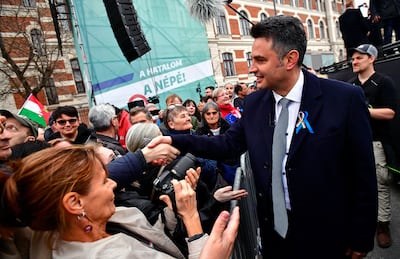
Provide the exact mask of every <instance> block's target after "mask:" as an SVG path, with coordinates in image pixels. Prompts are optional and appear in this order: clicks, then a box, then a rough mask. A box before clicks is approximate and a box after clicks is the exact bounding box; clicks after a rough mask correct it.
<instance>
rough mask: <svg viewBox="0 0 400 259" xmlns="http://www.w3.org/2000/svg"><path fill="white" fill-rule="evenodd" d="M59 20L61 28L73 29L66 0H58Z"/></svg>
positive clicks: (64, 29)
mask: <svg viewBox="0 0 400 259" xmlns="http://www.w3.org/2000/svg"><path fill="white" fill-rule="evenodd" d="M56 9H57V20H58V22H59V23H60V27H61V30H63V31H71V22H70V18H69V12H68V8H67V4H66V2H65V0H58V1H56Z"/></svg>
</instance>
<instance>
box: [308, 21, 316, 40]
mask: <svg viewBox="0 0 400 259" xmlns="http://www.w3.org/2000/svg"><path fill="white" fill-rule="evenodd" d="M307 29H308V39H314V38H315V36H314V26H313V23H312V21H311V20H307Z"/></svg>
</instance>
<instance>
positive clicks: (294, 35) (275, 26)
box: [250, 15, 307, 66]
mask: <svg viewBox="0 0 400 259" xmlns="http://www.w3.org/2000/svg"><path fill="white" fill-rule="evenodd" d="M250 35H251V36H252V37H253V38H255V39H257V38H261V37H263V38H267V39H271V40H272V49H273V50H275V52H276V53H277V54H278V56H279V58H280V59H282V58H283V57H284V56H285V55H286V54H287V53H288V52H289V51H290V50H297V51H298V52H299V60H298V61H297V65H298V66H301V64H302V63H303V59H304V55H305V53H306V50H307V37H306V33H305V31H304V26H303V24H302V22H301V21H300V20H299V19H298V18H295V17H292V16H283V15H278V16H272V17H268V18H267V19H265V20H262V21H261V22H259V23H257V24H255V25H254V26H253V27H252V28H251V31H250Z"/></svg>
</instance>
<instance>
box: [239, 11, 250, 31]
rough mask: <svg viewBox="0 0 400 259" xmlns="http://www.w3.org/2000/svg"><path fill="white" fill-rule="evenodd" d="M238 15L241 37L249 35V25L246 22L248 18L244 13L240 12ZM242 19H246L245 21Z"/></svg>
mask: <svg viewBox="0 0 400 259" xmlns="http://www.w3.org/2000/svg"><path fill="white" fill-rule="evenodd" d="M240 14H241V16H240V29H241V31H242V35H250V23H249V22H248V21H247V20H248V18H249V17H248V16H247V14H246V12H244V11H240ZM243 17H246V18H247V20H246V19H245V18H243Z"/></svg>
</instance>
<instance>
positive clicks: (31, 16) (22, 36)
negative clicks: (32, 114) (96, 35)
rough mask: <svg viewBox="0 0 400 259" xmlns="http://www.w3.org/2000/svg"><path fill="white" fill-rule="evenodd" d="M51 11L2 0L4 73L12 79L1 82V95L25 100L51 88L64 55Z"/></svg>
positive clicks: (1, 68)
mask: <svg viewBox="0 0 400 259" xmlns="http://www.w3.org/2000/svg"><path fill="white" fill-rule="evenodd" d="M21 2H23V1H21ZM49 13H50V11H49V8H48V7H47V8H43V6H41V7H35V8H26V7H24V6H21V5H19V6H10V5H7V6H6V5H4V4H1V3H0V52H1V58H0V73H1V74H3V76H5V78H7V79H8V84H1V85H0V98H2V97H3V98H5V97H6V96H7V95H9V94H18V95H20V96H21V97H22V98H24V99H25V98H26V97H27V96H28V95H29V94H30V93H32V94H34V95H36V94H37V93H39V92H40V91H41V90H42V89H43V88H45V87H49V83H50V78H51V77H52V75H53V72H54V70H55V68H56V66H57V61H58V60H59V58H60V55H61V49H60V48H59V45H58V44H57V37H56V34H55V29H54V25H53V22H52V21H51V15H49ZM49 20H50V21H49Z"/></svg>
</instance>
